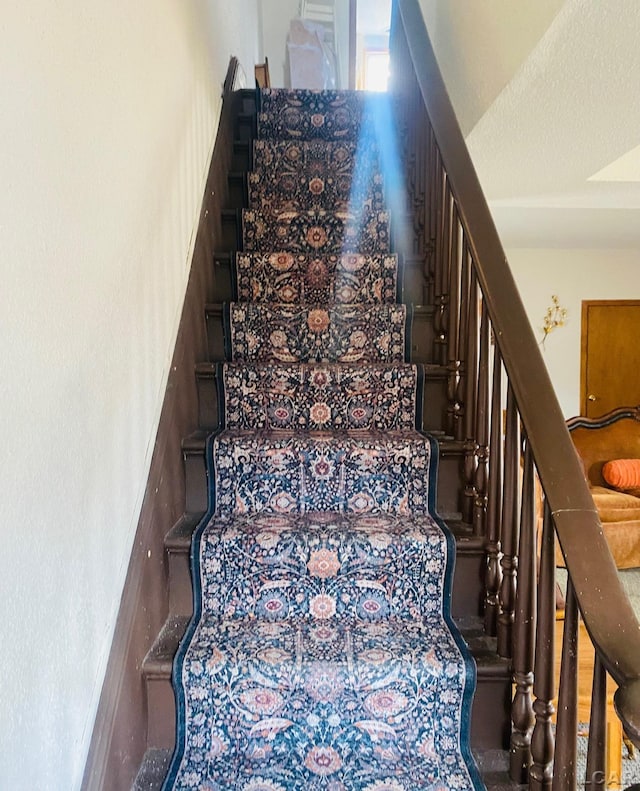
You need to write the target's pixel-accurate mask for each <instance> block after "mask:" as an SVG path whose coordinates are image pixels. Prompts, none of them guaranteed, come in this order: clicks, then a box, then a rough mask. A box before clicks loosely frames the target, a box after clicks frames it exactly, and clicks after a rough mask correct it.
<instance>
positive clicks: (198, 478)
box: [183, 446, 462, 518]
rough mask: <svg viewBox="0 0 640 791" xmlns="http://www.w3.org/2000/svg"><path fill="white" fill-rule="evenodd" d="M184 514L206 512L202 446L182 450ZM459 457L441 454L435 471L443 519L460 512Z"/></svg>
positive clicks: (438, 501)
mask: <svg viewBox="0 0 640 791" xmlns="http://www.w3.org/2000/svg"><path fill="white" fill-rule="evenodd" d="M183 456H184V465H185V481H186V499H187V503H186V506H187V507H186V511H187V513H195V512H198V511H206V510H207V506H208V501H207V471H206V466H205V456H204V446H201V447H199V448H183ZM460 467H461V455H460V454H459V453H451V454H441V455H440V461H439V468H438V492H437V504H438V510H439V512H440V513H441V514H442V515H443V516H444V517H445V518H448V517H453V518H455V516H456V515H458V514H459V513H460V503H461V499H462V492H461V483H460V479H459V471H460Z"/></svg>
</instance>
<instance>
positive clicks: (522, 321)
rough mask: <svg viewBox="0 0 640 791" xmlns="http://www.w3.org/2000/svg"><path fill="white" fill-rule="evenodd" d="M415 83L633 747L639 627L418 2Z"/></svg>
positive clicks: (406, 5)
mask: <svg viewBox="0 0 640 791" xmlns="http://www.w3.org/2000/svg"><path fill="white" fill-rule="evenodd" d="M398 23H400V24H401V25H402V28H403V31H404V36H405V37H406V42H407V46H408V50H409V54H410V57H411V59H412V61H413V68H414V70H415V76H416V79H417V83H418V86H419V89H420V93H421V95H422V98H423V101H424V105H425V107H426V110H427V115H428V118H429V121H430V123H431V126H432V129H433V133H434V136H435V140H436V143H437V146H438V150H439V155H440V156H441V158H442V163H443V166H444V170H445V172H446V174H447V187H448V189H450V191H451V194H452V195H453V197H454V199H455V202H456V206H457V211H458V215H459V221H460V223H461V225H462V227H463V229H464V233H465V241H466V244H468V247H469V251H470V253H471V257H472V259H473V261H474V262H475V271H476V275H477V278H478V283H479V285H480V288H481V291H482V295H483V299H484V303H485V304H486V307H487V310H488V313H489V316H490V318H491V322H492V327H493V334H494V337H495V342H496V343H497V345H498V347H499V349H500V354H501V357H502V359H503V363H504V367H505V370H506V371H507V374H508V377H509V382H510V385H511V387H512V388H513V392H514V395H515V398H516V402H517V405H518V410H519V413H520V417H521V420H522V423H523V425H524V429H525V432H526V435H527V437H528V440H529V442H530V445H531V450H532V452H533V456H534V459H535V463H536V467H537V470H538V474H539V477H540V480H541V483H542V487H543V489H544V493H545V497H546V501H547V504H548V507H549V508H550V511H551V515H552V518H553V522H554V524H555V528H556V532H557V536H558V539H559V542H560V546H561V549H562V553H563V555H564V558H565V562H566V566H567V569H568V571H569V574H570V576H571V579H572V583H573V587H574V590H575V595H576V598H577V602H578V606H579V608H580V612H581V613H582V616H583V619H584V622H585V625H586V628H587V630H588V632H589V635H590V637H591V639H592V641H593V643H594V646H595V648H596V651H597V653H598V656H599V658H600V661H601V662H602V663H603V665H604V666H605V668H606V670H607V671H608V672H609V673H610V674H611V676H612V677H613V678H614V680H615V681H616V682H617V684H618V685H619V689H618V691H617V693H616V695H615V704H616V711H617V712H618V715H619V716H620V718H621V720H622V722H623V725H624V728H625V731H626V732H627V734H628V736H629V737H630V738H631V739H632V740H633V741H634V742H635V743H636V744H638V745H640V625H639V624H638V621H637V619H636V617H635V614H634V612H633V609H632V607H631V604H630V602H629V600H628V598H627V596H626V593H625V592H624V589H623V588H622V585H621V583H620V580H619V577H618V574H617V571H616V568H615V565H614V562H613V559H612V557H611V554H610V552H609V549H608V546H607V543H606V540H605V538H604V534H603V531H602V526H601V524H600V520H599V518H598V515H597V512H596V510H595V507H594V504H593V500H592V498H591V495H590V494H589V491H588V488H587V485H586V482H585V480H584V476H583V473H582V468H581V465H580V462H579V460H578V457H577V455H576V452H575V449H574V447H573V443H572V441H571V437H570V435H569V432H568V430H567V428H566V425H565V421H564V416H563V414H562V412H561V410H560V406H559V403H558V400H557V398H556V395H555V392H554V389H553V386H552V384H551V381H550V378H549V375H548V373H547V369H546V367H545V364H544V361H543V359H542V355H541V353H540V349H539V347H538V344H537V342H536V339H535V336H534V334H533V330H532V328H531V325H530V323H529V321H528V319H527V316H526V313H525V310H524V306H523V304H522V301H521V298H520V295H519V293H518V289H517V287H516V284H515V281H514V279H513V275H512V273H511V270H510V268H509V265H508V262H507V259H506V256H505V253H504V250H503V248H502V244H501V242H500V238H499V236H498V233H497V231H496V228H495V225H494V223H493V219H492V216H491V213H490V211H489V207H488V205H487V202H486V199H485V197H484V194H483V191H482V188H481V186H480V182H479V180H478V177H477V175H476V172H475V169H474V166H473V162H472V160H471V157H470V155H469V152H468V149H467V146H466V144H465V141H464V138H463V135H462V132H461V130H460V127H459V124H458V121H457V119H456V116H455V112H454V110H453V107H452V105H451V101H450V99H449V96H448V94H447V90H446V87H445V84H444V81H443V79H442V76H441V73H440V70H439V67H438V63H437V60H436V57H435V54H434V51H433V48H432V45H431V42H430V40H429V36H428V34H427V30H426V27H425V23H424V19H423V16H422V12H421V10H420V6H419V4H418V0H395V1H394V24H398Z"/></svg>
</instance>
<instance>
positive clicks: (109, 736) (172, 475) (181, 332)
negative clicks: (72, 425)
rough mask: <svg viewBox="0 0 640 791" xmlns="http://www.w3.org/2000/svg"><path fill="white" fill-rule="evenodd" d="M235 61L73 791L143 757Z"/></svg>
mask: <svg viewBox="0 0 640 791" xmlns="http://www.w3.org/2000/svg"><path fill="white" fill-rule="evenodd" d="M240 79H241V69H240V65H239V62H238V59H237V58H235V57H233V58H231V61H230V63H229V68H228V70H227V75H226V78H225V81H224V84H223V97H222V111H221V114H220V121H219V124H218V130H217V134H216V142H215V145H214V149H213V154H212V157H211V162H210V165H209V173H208V176H207V182H206V188H205V192H204V195H203V200H202V207H201V211H200V219H199V223H198V230H197V235H196V241H195V245H194V252H193V260H192V263H191V271H190V274H189V281H188V284H187V289H186V294H185V300H184V307H183V310H182V316H181V319H180V327H179V329H178V335H177V340H176V346H175V350H174V354H173V359H172V364H171V370H170V374H169V377H168V382H167V389H166V392H165V396H164V401H163V406H162V411H161V415H160V421H159V425H158V432H157V436H156V442H155V447H154V451H153V456H152V459H151V466H150V471H149V477H148V480H147V486H146V489H145V496H144V500H143V504H142V509H141V512H140V519H139V521H138V526H137V530H136V537H135V541H134V546H133V550H132V553H131V557H130V560H129V567H128V571H127V576H126V580H125V585H124V589H123V593H122V599H121V602H120V608H119V611H118V618H117V621H116V627H115V631H114V638H113V642H112V645H111V651H110V654H109V659H108V663H107V669H106V673H105V679H104V683H103V686H102V692H101V696H100V701H99V704H98V709H97V713H96V719H95V723H94V727H93V732H92V737H91V742H90V745H89V752H88V756H87V761H86V764H85V771H84V776H83V780H82V786H81V787H82V789H83V791H107V790H108V791H114V789H118V791H119V790H120V789H122V790H123V791H125V789H129V788H131V786H132V784H133V781H134V779H135V775H136V772H137V770H138V767H139V766H140V763H141V761H142V757H143V755H144V752H145V750H146V742H147V713H146V695H145V689H144V685H143V681H142V675H141V672H140V667H141V664H142V660H143V659H144V657H145V655H146V653H147V651H148V650H149V647H150V646H151V644H152V642H153V640H154V639H155V637H156V636H157V634H158V632H159V631H160V628H161V627H162V624H163V623H164V621H165V619H166V617H167V614H168V570H167V563H166V558H165V555H164V537H165V535H166V533H168V532H169V530H170V529H171V527H172V526H173V525H174V524H175V522H176V521H177V520H178V519H179V518H180V516H181V515H182V513H183V511H184V502H185V500H184V495H185V492H184V470H183V465H182V453H181V441H182V437H184V436H187V435H188V434H190V433H191V432H193V431H194V430H195V428H196V427H197V421H198V399H197V390H196V381H195V374H194V371H195V365H196V363H198V362H201V361H202V360H204V359H206V349H207V343H206V334H205V329H204V321H203V320H202V316H203V315H204V306H205V304H206V302H207V295H208V294H211V293H212V289H213V287H214V283H213V278H214V273H213V266H212V262H213V247H214V240H216V239H218V238H220V236H221V228H220V212H221V209H222V208H223V207H224V205H225V203H226V201H227V197H228V187H227V173H228V171H229V169H230V163H231V159H230V158H231V151H232V142H233V129H232V111H233V106H232V105H233V93H234V91H235V90H237V89H238V88H239V87H240V86H239V85H238V82H239V81H240Z"/></svg>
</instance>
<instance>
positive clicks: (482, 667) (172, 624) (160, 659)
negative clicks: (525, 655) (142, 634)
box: [142, 616, 511, 681]
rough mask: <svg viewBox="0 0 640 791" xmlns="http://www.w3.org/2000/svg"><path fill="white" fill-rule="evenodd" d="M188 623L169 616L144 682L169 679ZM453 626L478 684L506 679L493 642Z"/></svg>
mask: <svg viewBox="0 0 640 791" xmlns="http://www.w3.org/2000/svg"><path fill="white" fill-rule="evenodd" d="M189 620H190V618H188V617H183V616H180V617H176V616H170V617H169V618H168V619H167V621H166V622H165V624H164V625H163V627H162V629H161V630H160V634H159V635H158V637H157V638H156V640H155V641H154V643H153V645H152V646H151V648H150V649H149V652H148V653H147V655H146V657H145V658H144V660H143V663H142V672H143V675H144V676H145V677H146V678H164V679H167V680H169V679H170V678H171V673H172V670H173V659H174V656H175V653H176V651H177V650H178V644H179V642H180V640H181V639H182V637H183V635H184V633H185V631H186V628H187V626H188V624H189ZM253 622H254V621H253V619H249V620H247V623H253ZM457 625H458V628H459V630H460V633H461V634H462V637H463V639H464V640H465V642H466V643H467V645H468V647H469V650H470V651H471V654H472V656H473V658H474V660H475V663H476V672H477V677H478V681H481V680H483V679H489V678H508V677H510V673H511V662H510V661H509V660H507V659H503V658H502V657H498V656H497V654H496V653H495V648H494V649H493V650H492V646H494V645H495V638H491V637H486V636H482V635H478V633H477V627H476V625H473V626H469V625H465V624H464V623H458V624H457Z"/></svg>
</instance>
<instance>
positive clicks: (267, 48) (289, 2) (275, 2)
mask: <svg viewBox="0 0 640 791" xmlns="http://www.w3.org/2000/svg"><path fill="white" fill-rule="evenodd" d="M258 2H259V5H260V14H261V22H262V50H261V57H262V58H263V59H264V56H265V55H266V56H267V58H269V75H270V76H271V85H272V87H274V88H284V87H285V85H289V84H290V83H289V73H288V71H287V70H286V69H285V66H286V58H287V35H288V33H289V22H290V21H291V20H292V19H295V18H296V17H297V16H298V9H299V7H300V2H299V0H258Z"/></svg>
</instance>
